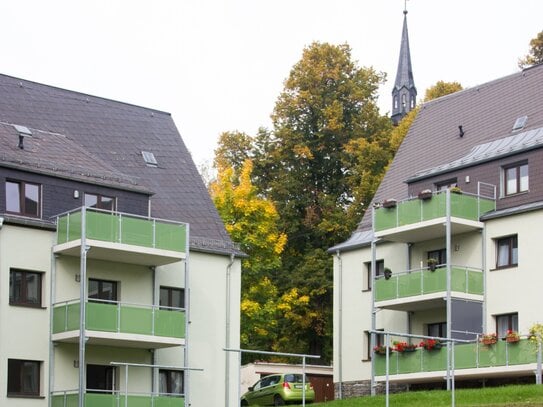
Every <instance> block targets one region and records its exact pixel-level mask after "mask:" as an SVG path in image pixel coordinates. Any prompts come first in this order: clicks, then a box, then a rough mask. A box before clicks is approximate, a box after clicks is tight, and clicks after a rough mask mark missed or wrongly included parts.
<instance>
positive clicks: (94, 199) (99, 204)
mask: <svg viewBox="0 0 543 407" xmlns="http://www.w3.org/2000/svg"><path fill="white" fill-rule="evenodd" d="M85 206H86V207H87V208H97V209H103V210H106V211H111V212H113V211H114V210H115V198H113V197H111V196H105V195H95V194H87V193H85Z"/></svg>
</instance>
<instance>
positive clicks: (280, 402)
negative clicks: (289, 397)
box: [273, 394, 285, 406]
mask: <svg viewBox="0 0 543 407" xmlns="http://www.w3.org/2000/svg"><path fill="white" fill-rule="evenodd" d="M273 405H274V406H284V405H285V400H283V399H282V398H281V396H280V395H278V394H276V395H275V397H274V398H273Z"/></svg>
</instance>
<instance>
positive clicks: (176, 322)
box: [155, 309, 185, 338]
mask: <svg viewBox="0 0 543 407" xmlns="http://www.w3.org/2000/svg"><path fill="white" fill-rule="evenodd" d="M155 335H157V336H166V337H173V338H184V337H185V312H183V311H177V310H160V309H159V310H157V311H155Z"/></svg>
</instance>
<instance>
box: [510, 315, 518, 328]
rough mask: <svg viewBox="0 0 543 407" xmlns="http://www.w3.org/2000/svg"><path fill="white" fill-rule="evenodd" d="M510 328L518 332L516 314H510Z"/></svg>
mask: <svg viewBox="0 0 543 407" xmlns="http://www.w3.org/2000/svg"><path fill="white" fill-rule="evenodd" d="M511 329H512V330H513V331H516V332H518V314H513V315H511Z"/></svg>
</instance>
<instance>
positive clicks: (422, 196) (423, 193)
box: [418, 189, 432, 201]
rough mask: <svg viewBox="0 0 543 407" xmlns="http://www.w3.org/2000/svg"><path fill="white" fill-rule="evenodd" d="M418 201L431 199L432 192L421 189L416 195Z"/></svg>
mask: <svg viewBox="0 0 543 407" xmlns="http://www.w3.org/2000/svg"><path fill="white" fill-rule="evenodd" d="M418 197H419V199H420V200H423V201H426V200H427V199H432V190H431V189H423V190H422V191H420V192H419V195H418Z"/></svg>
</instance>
